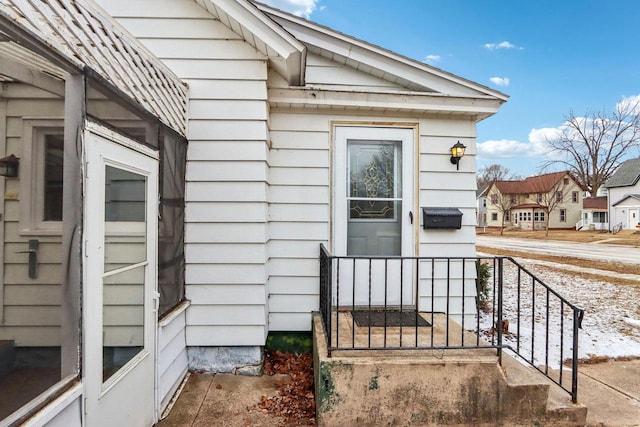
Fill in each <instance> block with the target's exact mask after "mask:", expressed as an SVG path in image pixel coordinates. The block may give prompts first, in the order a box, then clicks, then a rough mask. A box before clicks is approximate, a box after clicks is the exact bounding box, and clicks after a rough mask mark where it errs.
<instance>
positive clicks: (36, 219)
mask: <svg viewBox="0 0 640 427" xmlns="http://www.w3.org/2000/svg"><path fill="white" fill-rule="evenodd" d="M63 131H64V120H63V119H28V118H26V119H24V120H23V121H22V158H21V161H20V212H21V215H20V234H22V235H61V234H62V221H44V220H43V219H42V217H43V213H44V163H45V151H46V150H45V144H44V137H45V135H47V134H50V133H61V132H63Z"/></svg>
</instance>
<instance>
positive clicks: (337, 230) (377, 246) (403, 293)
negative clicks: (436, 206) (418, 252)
mask: <svg viewBox="0 0 640 427" xmlns="http://www.w3.org/2000/svg"><path fill="white" fill-rule="evenodd" d="M413 165H414V130H413V129H412V128H382V127H380V128H377V127H348V126H344V127H343V126H340V127H336V128H335V159H334V182H335V187H334V191H335V192H334V202H335V203H334V206H335V211H334V252H335V254H336V255H339V256H345V255H346V256H349V257H361V258H356V259H347V260H342V261H340V263H341V265H340V268H339V269H336V270H339V273H338V272H337V274H339V277H336V279H338V280H339V281H336V283H339V284H340V286H341V288H340V289H336V290H335V292H334V297H335V298H336V299H337V301H335V302H334V303H337V304H339V305H356V306H368V305H372V306H385V305H386V306H400V305H402V306H410V305H414V304H415V298H414V296H415V289H416V288H415V281H414V280H413V271H414V268H413V265H414V261H413V260H406V261H402V260H400V259H399V257H401V256H405V257H407V256H408V257H411V256H414V230H415V227H414V221H417V218H418V216H417V213H416V212H414V210H415V208H414V197H413V192H414V187H413V181H414V177H413V173H414V167H413ZM372 257H385V258H387V259H386V260H385V259H372ZM338 291H339V294H337V292H338ZM338 299H339V300H338Z"/></svg>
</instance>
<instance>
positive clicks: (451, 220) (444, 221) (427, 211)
mask: <svg viewBox="0 0 640 427" xmlns="http://www.w3.org/2000/svg"><path fill="white" fill-rule="evenodd" d="M422 220H423V221H422V228H424V229H425V230H426V229H428V228H450V229H452V228H454V229H458V230H459V229H460V228H462V212H460V209H456V208H422Z"/></svg>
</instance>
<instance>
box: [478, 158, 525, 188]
mask: <svg viewBox="0 0 640 427" xmlns="http://www.w3.org/2000/svg"><path fill="white" fill-rule="evenodd" d="M517 179H521V178H520V177H519V176H518V175H516V174H514V173H512V172H511V170H509V168H507V167H505V166H502V165H499V164H497V163H494V164H492V165H489V166H486V167H484V168H480V169H478V173H477V174H476V182H477V184H478V188H484V187H487V186H488V185H489V184H491V183H492V182H493V181H505V180H517Z"/></svg>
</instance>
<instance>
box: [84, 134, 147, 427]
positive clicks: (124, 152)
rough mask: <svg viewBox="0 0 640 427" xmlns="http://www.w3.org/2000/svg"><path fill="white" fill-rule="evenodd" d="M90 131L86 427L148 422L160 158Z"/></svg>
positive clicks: (116, 137)
mask: <svg viewBox="0 0 640 427" xmlns="http://www.w3.org/2000/svg"><path fill="white" fill-rule="evenodd" d="M89 129H90V130H89V131H87V132H86V137H85V142H86V147H85V148H86V151H87V156H86V157H87V166H86V178H85V185H86V197H85V207H84V211H85V228H84V230H85V240H86V242H85V258H84V260H85V267H86V268H85V288H84V294H85V295H84V310H83V313H84V325H85V334H84V336H85V353H84V354H85V357H84V379H83V380H84V381H85V387H86V412H87V414H86V421H87V423H86V424H87V425H88V426H103V425H104V426H106V425H127V426H148V425H152V424H153V423H154V422H155V421H156V402H155V392H154V388H155V381H156V380H155V376H156V373H155V361H154V359H155V357H154V355H155V334H156V318H157V315H156V312H157V309H156V303H157V300H156V295H157V294H156V281H157V273H156V271H157V267H156V265H157V262H156V259H157V197H158V196H157V194H158V161H157V155H156V152H154V151H152V150H149V149H147V148H146V147H142V146H140V145H139V144H137V143H135V142H133V141H131V140H128V139H125V138H124V137H122V136H120V135H117V134H115V133H113V132H111V131H108V130H106V129H103V128H101V127H99V126H97V125H92V126H89ZM122 144H125V145H126V146H125V145H122Z"/></svg>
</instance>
